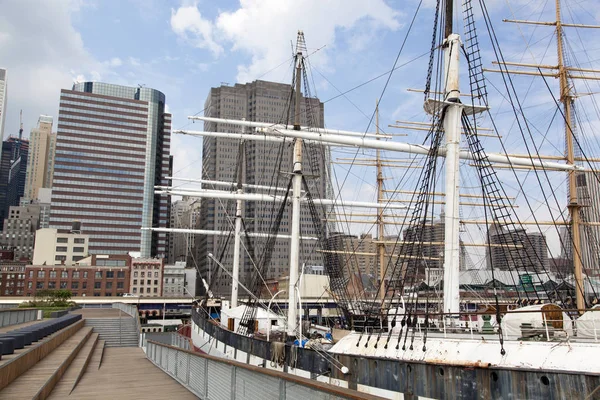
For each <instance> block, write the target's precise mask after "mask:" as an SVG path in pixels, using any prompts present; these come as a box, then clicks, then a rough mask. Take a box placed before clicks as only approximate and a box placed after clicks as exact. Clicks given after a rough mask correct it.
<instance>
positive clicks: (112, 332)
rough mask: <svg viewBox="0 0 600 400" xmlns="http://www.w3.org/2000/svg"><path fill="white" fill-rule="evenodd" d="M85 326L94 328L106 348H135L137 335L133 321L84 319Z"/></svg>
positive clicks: (123, 318)
mask: <svg viewBox="0 0 600 400" xmlns="http://www.w3.org/2000/svg"><path fill="white" fill-rule="evenodd" d="M84 321H85V326H86V327H88V326H89V327H92V328H94V332H95V333H98V335H99V338H100V340H103V341H104V342H105V346H106V347H137V346H138V343H139V334H138V331H137V328H136V324H135V320H134V319H133V318H131V317H121V318H85V319H84Z"/></svg>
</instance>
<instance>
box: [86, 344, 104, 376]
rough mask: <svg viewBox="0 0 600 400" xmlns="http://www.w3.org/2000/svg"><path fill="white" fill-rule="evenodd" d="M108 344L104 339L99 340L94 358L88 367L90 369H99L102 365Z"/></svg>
mask: <svg viewBox="0 0 600 400" xmlns="http://www.w3.org/2000/svg"><path fill="white" fill-rule="evenodd" d="M105 346H106V342H105V341H104V340H102V339H100V340H98V344H97V345H96V348H95V349H94V353H93V354H92V360H91V361H90V363H89V365H88V367H87V369H90V368H91V370H90V371H94V370H99V369H100V365H102V357H103V356H104V347H105ZM87 369H86V370H87Z"/></svg>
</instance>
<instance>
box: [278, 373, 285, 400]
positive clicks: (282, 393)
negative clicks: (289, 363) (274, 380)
mask: <svg viewBox="0 0 600 400" xmlns="http://www.w3.org/2000/svg"><path fill="white" fill-rule="evenodd" d="M279 400H285V379H281V378H279Z"/></svg>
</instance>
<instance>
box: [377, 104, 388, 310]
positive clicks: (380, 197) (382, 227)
mask: <svg viewBox="0 0 600 400" xmlns="http://www.w3.org/2000/svg"><path fill="white" fill-rule="evenodd" d="M375 111H376V114H375V118H376V119H375V125H376V128H377V134H378V135H379V100H377V103H376V106H375ZM377 140H379V138H377ZM380 152H381V150H379V149H377V150H376V160H377V203H378V204H382V203H383V171H382V167H381V154H380ZM384 212H385V209H384V208H378V209H377V223H378V235H377V238H378V239H379V241H380V242H383V240H384V236H385V222H384V221H383V213H384ZM377 252H378V253H379V298H380V299H381V308H382V309H383V299H384V298H385V294H386V290H385V255H384V253H385V243H378V244H377Z"/></svg>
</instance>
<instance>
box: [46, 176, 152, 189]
mask: <svg viewBox="0 0 600 400" xmlns="http://www.w3.org/2000/svg"><path fill="white" fill-rule="evenodd" d="M53 183H54V186H57V184H59V186H60V184H68V185H76V186H81V187H82V189H85V188H87V187H89V185H90V182H88V181H86V182H79V181H71V180H63V179H54V182H53ZM102 187H104V188H106V189H107V190H108V189H132V190H139V191H142V190H144V186H136V185H132V184H126V185H120V184H117V183H102ZM60 190H64V189H62V188H61V189H60Z"/></svg>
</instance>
